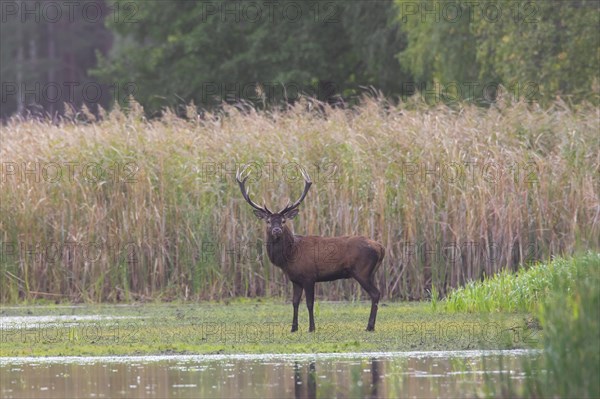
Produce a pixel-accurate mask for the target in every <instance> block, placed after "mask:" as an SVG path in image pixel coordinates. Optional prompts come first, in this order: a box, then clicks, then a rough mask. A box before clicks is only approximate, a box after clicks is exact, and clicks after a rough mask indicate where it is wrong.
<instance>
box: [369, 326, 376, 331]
mask: <svg viewBox="0 0 600 399" xmlns="http://www.w3.org/2000/svg"><path fill="white" fill-rule="evenodd" d="M367 331H375V327H374V326H367Z"/></svg>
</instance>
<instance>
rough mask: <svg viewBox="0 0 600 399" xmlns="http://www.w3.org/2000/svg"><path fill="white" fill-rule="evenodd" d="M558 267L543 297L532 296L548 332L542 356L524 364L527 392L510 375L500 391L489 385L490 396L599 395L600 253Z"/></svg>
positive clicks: (545, 333) (565, 262)
mask: <svg viewBox="0 0 600 399" xmlns="http://www.w3.org/2000/svg"><path fill="white" fill-rule="evenodd" d="M553 264H554V272H552V273H548V275H549V276H550V278H549V279H548V283H549V284H547V287H546V288H547V289H546V290H545V291H544V295H543V296H541V297H539V298H536V299H534V298H533V297H530V300H531V301H532V303H538V304H539V306H538V307H537V308H536V311H535V312H534V314H535V315H536V316H537V317H539V319H540V324H541V328H542V332H543V333H542V337H543V338H542V339H543V346H544V350H543V354H542V356H541V357H539V358H535V359H531V360H525V361H524V362H525V363H524V369H525V370H526V379H525V384H524V389H523V392H517V391H515V390H514V388H513V387H512V384H511V381H510V377H508V378H506V379H503V381H502V383H501V387H500V388H501V389H500V391H501V392H496V388H497V387H496V386H495V385H494V384H492V383H489V384H487V385H486V388H487V391H488V392H487V395H489V396H501V397H534V398H539V397H541V398H552V397H561V398H598V397H600V381H599V380H598V374H599V373H600V254H598V253H595V254H594V253H591V252H590V253H588V254H587V255H584V256H578V257H575V258H572V259H569V260H564V261H555V262H553ZM540 269H541V268H540ZM559 269H560V271H558V272H557V270H559ZM545 270H546V271H548V270H549V269H545ZM563 272H567V274H568V275H565V274H563ZM528 282H529V283H530V282H531V280H527V281H524V283H528ZM534 285H535V283H534Z"/></svg>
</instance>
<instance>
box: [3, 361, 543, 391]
mask: <svg viewBox="0 0 600 399" xmlns="http://www.w3.org/2000/svg"><path fill="white" fill-rule="evenodd" d="M522 355H523V354H519V355H517V354H513V353H509V354H507V355H505V356H504V358H503V360H502V362H503V366H504V370H511V371H510V372H509V373H507V374H506V375H505V377H504V378H510V379H511V381H512V382H513V385H514V386H515V387H517V388H518V387H519V386H520V385H521V384H522V383H523V374H522V373H521V372H520V371H521V366H520V365H521V360H522V359H521V358H520V357H521V356H522ZM525 355H527V356H534V355H532V354H531V353H529V354H525ZM336 356H337V357H336ZM498 365H499V357H498V355H490V356H487V357H486V358H485V367H486V369H487V370H488V371H490V370H491V371H494V370H496V374H492V375H495V376H496V377H495V378H496V380H497V379H498V378H499V371H498ZM482 366H483V360H482V354H481V353H479V354H467V355H465V354H462V355H461V354H459V355H457V354H456V353H454V354H453V355H451V356H446V357H444V356H441V355H435V354H426V355H414V354H400V355H397V356H389V355H388V356H385V355H383V356H369V355H368V354H356V355H355V357H352V356H351V355H348V354H345V355H334V354H330V355H325V354H318V355H305V356H300V355H294V356H293V357H290V356H285V355H280V356H279V357H278V356H277V355H272V356H270V357H265V356H263V357H260V356H258V357H252V356H246V357H234V356H232V357H227V356H222V357H219V358H215V357H212V358H211V357H210V356H205V357H202V356H197V357H194V356H187V357H186V356H171V357H167V356H165V357H158V358H152V357H147V358H145V357H122V358H108V359H107V358H105V359H103V360H101V359H97V358H96V359H95V358H87V359H84V360H81V359H80V360H79V361H75V360H73V359H72V358H71V359H70V360H69V358H66V359H60V358H57V359H51V360H48V359H44V358H39V359H37V360H36V358H28V359H18V358H10V359H7V358H0V397H2V398H65V397H77V398H80V397H82V398H83V397H88V398H89V397H110V398H125V397H135V398H163V397H175V398H196V397H202V398H205V397H252V398H257V397H260V398H294V397H295V398H329V397H347V398H390V397H407V396H408V397H427V398H429V397H464V396H474V394H475V393H477V392H478V391H481V388H482V386H483V384H484V382H485V377H484V375H483V372H482ZM494 367H495V368H494Z"/></svg>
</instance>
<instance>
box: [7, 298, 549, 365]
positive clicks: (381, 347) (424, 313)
mask: <svg viewBox="0 0 600 399" xmlns="http://www.w3.org/2000/svg"><path fill="white" fill-rule="evenodd" d="M369 310H370V303H366V302H325V301H321V302H317V304H316V306H315V317H316V323H317V331H316V332H315V333H308V332H307V327H308V316H307V312H306V310H305V309H302V311H301V312H300V330H299V331H298V332H296V333H291V332H290V323H291V317H292V306H291V304H289V303H286V302H285V301H284V300H270V301H264V300H252V301H247V300H245V301H233V302H212V303H193V304H191V303H170V304H143V305H93V306H59V305H54V306H33V307H28V306H16V307H3V308H2V310H1V313H2V329H1V334H2V335H1V343H2V345H1V356H76V355H134V354H165V353H190V354H209V353H249V354H250V353H322V352H357V351H421V350H459V349H507V348H530V347H536V346H537V344H538V341H540V337H539V335H540V332H539V331H538V329H537V327H536V325H535V323H532V322H531V320H530V318H529V316H528V315H527V314H525V313H496V314H489V313H486V314H483V313H482V314H477V313H471V314H467V313H464V314H439V313H436V312H434V311H432V307H431V305H430V303H425V302H422V303H381V304H380V307H379V314H378V320H377V325H376V331H375V332H367V331H365V327H366V323H367V319H368V315H369Z"/></svg>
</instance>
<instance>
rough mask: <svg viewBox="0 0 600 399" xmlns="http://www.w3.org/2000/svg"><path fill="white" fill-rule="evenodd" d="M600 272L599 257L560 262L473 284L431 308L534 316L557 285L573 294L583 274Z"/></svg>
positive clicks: (591, 254)
mask: <svg viewBox="0 0 600 399" xmlns="http://www.w3.org/2000/svg"><path fill="white" fill-rule="evenodd" d="M594 268H600V254H598V253H596V254H594V253H589V254H587V255H586V256H584V257H581V258H577V257H574V258H569V259H564V258H559V259H554V260H553V261H551V262H547V263H539V264H536V265H534V266H531V267H529V268H524V269H521V270H520V271H519V272H518V273H514V272H510V271H507V270H503V271H501V272H500V273H498V274H496V275H494V276H491V277H489V278H486V279H485V280H483V281H471V282H469V283H468V284H466V285H465V286H464V287H461V288H459V289H457V290H455V291H453V292H452V293H451V294H450V295H449V296H448V297H447V298H446V299H445V300H444V301H442V302H441V303H436V302H435V301H432V306H435V307H441V309H443V310H446V311H450V312H501V311H504V312H533V311H535V310H536V308H537V306H538V305H539V304H540V302H541V301H542V300H543V299H545V298H546V297H547V295H548V293H549V291H550V290H551V288H553V287H555V286H556V285H557V284H563V285H564V289H565V290H566V291H567V292H570V291H571V290H573V289H574V285H575V283H576V282H577V281H578V278H580V276H581V274H582V273H583V274H586V275H587V273H588V271H589V270H591V269H594Z"/></svg>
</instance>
